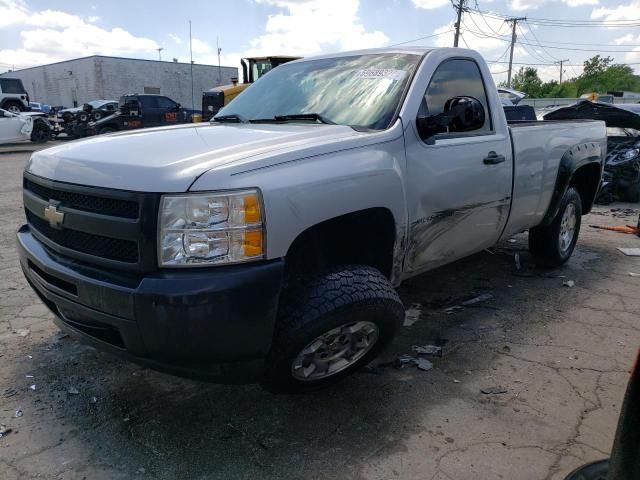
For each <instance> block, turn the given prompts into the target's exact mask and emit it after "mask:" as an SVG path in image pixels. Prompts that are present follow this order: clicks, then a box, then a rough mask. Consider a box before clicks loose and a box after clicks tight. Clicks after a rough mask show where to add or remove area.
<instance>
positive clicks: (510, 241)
mask: <svg viewBox="0 0 640 480" xmlns="http://www.w3.org/2000/svg"><path fill="white" fill-rule="evenodd" d="M507 242H509V243H516V242H517V240H516V239H515V238H510V239H509V240H507Z"/></svg>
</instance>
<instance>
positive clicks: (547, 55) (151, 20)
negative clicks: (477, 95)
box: [0, 0, 640, 82]
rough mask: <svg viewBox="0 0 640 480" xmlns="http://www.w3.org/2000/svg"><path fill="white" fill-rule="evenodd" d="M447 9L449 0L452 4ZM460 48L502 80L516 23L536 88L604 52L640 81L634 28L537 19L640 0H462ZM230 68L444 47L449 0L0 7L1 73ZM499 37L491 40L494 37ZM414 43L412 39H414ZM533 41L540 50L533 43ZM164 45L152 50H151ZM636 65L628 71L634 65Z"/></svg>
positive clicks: (12, 3) (141, 0) (598, 12)
mask: <svg viewBox="0 0 640 480" xmlns="http://www.w3.org/2000/svg"><path fill="white" fill-rule="evenodd" d="M456 1H457V0H456ZM467 5H468V6H469V7H470V8H472V9H479V10H481V11H483V12H487V13H484V14H479V13H474V12H468V13H465V15H464V21H463V25H462V40H461V42H460V46H469V47H470V48H474V49H476V50H479V51H480V52H481V53H482V54H483V56H484V57H485V59H487V60H490V61H492V62H498V63H491V64H490V65H491V70H492V72H493V73H494V78H495V79H496V81H497V82H499V81H502V80H504V79H505V78H506V70H507V68H508V66H507V63H506V62H507V61H508V47H509V38H510V28H511V27H510V26H509V24H507V23H505V22H504V19H503V18H499V17H498V16H496V14H497V15H502V16H505V15H506V16H514V17H525V16H526V17H528V18H529V19H530V21H528V22H527V21H522V22H520V23H519V26H518V30H517V33H518V37H519V38H518V39H519V43H518V44H517V46H516V48H515V52H514V62H515V64H516V65H515V66H514V68H518V67H520V66H521V65H522V64H547V65H535V66H536V68H538V71H539V74H540V76H541V78H543V79H544V80H550V79H558V78H559V74H560V67H559V66H557V65H553V63H554V62H556V61H558V60H564V59H568V60H569V61H568V62H565V66H564V68H563V70H564V75H565V77H564V78H570V77H575V76H577V75H579V74H580V72H581V71H582V67H581V65H582V63H583V62H584V60H585V59H587V58H589V57H591V56H593V55H595V54H598V53H600V54H602V55H605V56H606V55H610V56H611V57H613V58H614V59H615V61H616V62H617V63H629V64H631V65H632V67H633V68H634V69H635V70H636V71H637V72H638V73H640V28H639V27H638V25H640V21H639V22H638V23H636V24H635V26H614V27H602V26H600V27H597V28H593V27H591V28H586V27H584V28H583V27H568V26H564V27H563V26H557V25H554V26H549V25H541V24H540V23H536V21H535V19H555V20H571V21H590V22H596V21H599V22H619V21H626V20H636V19H640V0H622V1H611V0H477V1H476V0H467ZM189 20H191V23H192V48H193V60H194V61H195V62H196V63H206V64H214V65H215V64H217V63H218V55H217V48H218V47H219V48H221V56H220V60H221V63H222V65H228V66H238V65H239V61H240V58H241V57H244V56H253V55H265V54H266V55H300V56H311V55H314V54H320V53H330V52H337V51H344V50H354V49H361V48H374V47H382V46H387V45H394V44H398V43H402V44H406V45H426V46H451V45H452V44H453V31H452V30H453V24H454V21H455V11H454V8H453V7H452V4H451V0H233V1H222V0H194V1H190V0H186V1H183V2H175V1H168V0H155V1H149V0H129V1H128V2H124V1H122V0H110V1H106V0H105V1H101V0H85V1H83V2H79V1H77V0H75V1H74V0H0V72H3V71H6V70H8V69H12V68H15V69H19V68H25V67H29V66H34V65H42V64H47V63H52V62H56V61H61V60H66V59H71V58H77V57H82V56H87V55H93V54H102V55H114V56H123V57H132V58H146V59H158V58H159V55H161V57H162V59H163V60H172V59H173V58H177V59H178V60H179V61H181V62H188V61H189ZM496 37H497V38H496ZM413 40H415V41H413ZM541 44H542V45H541ZM160 48H161V49H162V50H161V51H160V52H158V49H160ZM634 63H637V65H636V64H634Z"/></svg>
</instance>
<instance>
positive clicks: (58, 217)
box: [44, 204, 64, 229]
mask: <svg viewBox="0 0 640 480" xmlns="http://www.w3.org/2000/svg"><path fill="white" fill-rule="evenodd" d="M44 218H46V219H47V221H48V222H49V225H51V226H52V227H53V228H57V229H59V228H60V227H61V226H62V221H63V220H64V213H62V212H59V211H58V208H57V206H56V205H53V204H49V206H48V207H46V208H45V209H44Z"/></svg>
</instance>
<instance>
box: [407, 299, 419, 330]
mask: <svg viewBox="0 0 640 480" xmlns="http://www.w3.org/2000/svg"><path fill="white" fill-rule="evenodd" d="M421 313H422V305H420V304H419V303H414V304H413V305H411V308H409V309H407V310H406V311H405V312H404V323H403V325H404V326H405V327H410V326H411V325H413V324H414V323H416V322H417V321H418V320H420V314H421Z"/></svg>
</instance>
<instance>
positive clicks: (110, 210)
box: [24, 180, 139, 218]
mask: <svg viewBox="0 0 640 480" xmlns="http://www.w3.org/2000/svg"><path fill="white" fill-rule="evenodd" d="M24 188H25V190H29V191H30V192H33V193H34V194H36V195H38V196H39V197H40V198H43V199H44V200H47V201H49V200H56V201H58V202H60V203H62V204H63V205H65V206H67V207H69V208H76V209H78V210H84V211H87V212H95V213H101V214H103V215H113V216H116V217H124V218H138V210H139V205H138V203H137V202H133V201H130V200H121V199H116V198H100V197H94V196H92V195H86V194H80V193H74V192H65V191H60V190H54V189H52V188H48V187H45V186H44V185H40V184H38V183H35V182H32V181H30V180H25V181H24Z"/></svg>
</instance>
